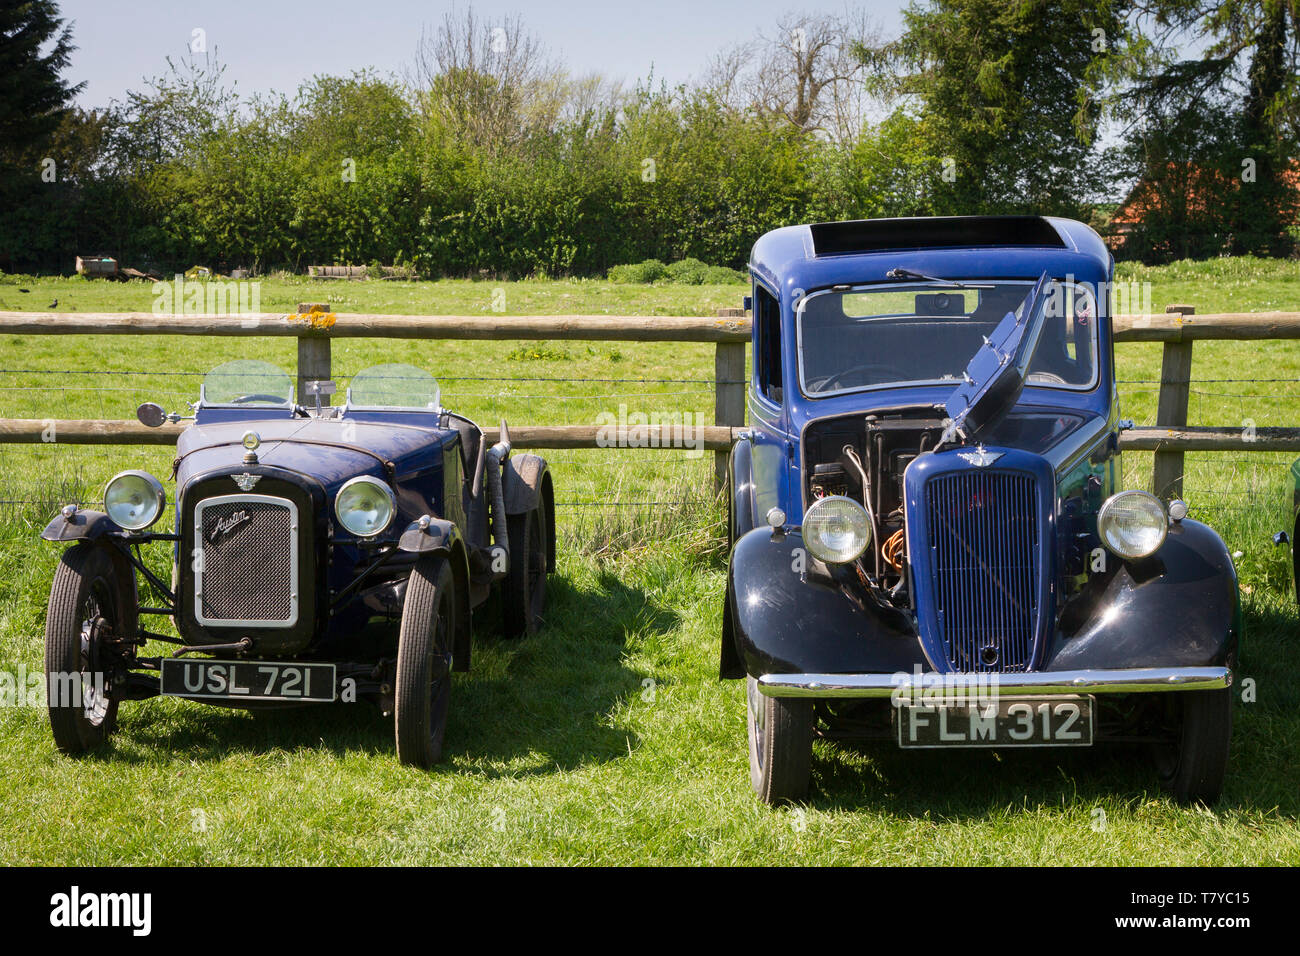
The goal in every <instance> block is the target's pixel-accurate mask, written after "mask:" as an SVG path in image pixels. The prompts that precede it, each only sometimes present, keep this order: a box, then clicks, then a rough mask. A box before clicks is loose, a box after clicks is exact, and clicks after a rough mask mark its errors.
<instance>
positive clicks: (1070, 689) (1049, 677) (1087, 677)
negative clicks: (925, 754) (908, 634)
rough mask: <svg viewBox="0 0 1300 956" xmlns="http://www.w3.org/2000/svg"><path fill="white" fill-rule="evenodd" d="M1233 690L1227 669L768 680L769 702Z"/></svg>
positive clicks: (764, 682)
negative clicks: (949, 694) (778, 699)
mask: <svg viewBox="0 0 1300 956" xmlns="http://www.w3.org/2000/svg"><path fill="white" fill-rule="evenodd" d="M1231 686H1232V671H1231V670H1229V669H1228V668H1226V667H1132V668H1125V669H1120V670H1092V671H1034V672H1032V673H1027V674H971V673H965V674H939V673H936V672H934V671H926V672H920V673H917V672H913V673H910V674H909V673H898V674H764V675H763V676H762V677H760V678H758V690H759V692H760V693H762V694H764V695H766V696H768V697H893V696H894V695H895V694H899V695H902V696H912V695H913V694H926V695H927V696H929V695H931V694H934V695H935V696H943V695H944V694H945V693H946V692H954V691H955V692H956V693H958V694H961V693H970V692H972V691H974V692H977V693H984V694H987V695H996V694H1149V693H1154V692H1157V691H1171V690H1221V689H1223V688H1225V687H1231Z"/></svg>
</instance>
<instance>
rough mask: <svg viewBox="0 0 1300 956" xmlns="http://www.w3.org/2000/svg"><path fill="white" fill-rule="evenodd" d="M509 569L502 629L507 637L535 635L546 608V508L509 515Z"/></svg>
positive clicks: (505, 586)
mask: <svg viewBox="0 0 1300 956" xmlns="http://www.w3.org/2000/svg"><path fill="white" fill-rule="evenodd" d="M507 521H508V524H507V528H508V529H509V535H510V568H509V572H508V574H507V575H506V580H505V582H504V584H503V590H502V595H501V596H502V630H503V631H504V632H505V636H506V637H526V636H529V635H532V634H536V633H537V631H538V629H539V628H540V627H541V626H542V612H543V611H544V610H545V609H546V573H547V556H546V550H547V549H546V544H547V531H548V529H547V527H546V509H545V508H544V507H542V503H541V502H540V501H539V502H538V503H537V506H536V507H535V508H533V509H532V510H531V511H528V512H526V513H524V514H521V515H510V517H509V518H508V519H507Z"/></svg>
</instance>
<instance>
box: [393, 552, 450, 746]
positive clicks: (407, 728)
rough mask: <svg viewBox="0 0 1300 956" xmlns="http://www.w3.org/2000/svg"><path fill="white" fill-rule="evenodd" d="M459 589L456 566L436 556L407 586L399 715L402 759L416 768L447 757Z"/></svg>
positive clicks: (400, 653)
mask: <svg viewBox="0 0 1300 956" xmlns="http://www.w3.org/2000/svg"><path fill="white" fill-rule="evenodd" d="M453 586H454V578H453V576H452V573H451V565H450V564H448V562H447V559H446V558H443V557H434V556H429V557H425V558H422V559H421V560H420V561H419V562H418V563H417V564H416V566H415V568H414V569H413V570H412V571H411V577H410V579H409V580H408V581H407V584H406V601H405V603H404V604H403V606H402V626H401V631H400V633H399V635H398V639H397V683H396V687H395V689H394V701H393V705H394V706H393V711H394V715H395V716H394V724H395V730H396V734H397V759H398V761H399V762H401V763H404V764H409V765H411V766H415V767H425V768H427V767H431V766H433V765H434V764H435V763H437V762H438V761H439V760H440V759H441V758H442V740H443V736H444V734H445V733H446V730H447V707H448V703H449V702H450V698H451V642H452V637H453V635H454V634H455V633H456V596H455V594H454V593H453V592H452V588H453Z"/></svg>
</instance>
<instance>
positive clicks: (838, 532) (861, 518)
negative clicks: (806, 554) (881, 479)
mask: <svg viewBox="0 0 1300 956" xmlns="http://www.w3.org/2000/svg"><path fill="white" fill-rule="evenodd" d="M803 540H804V544H806V545H807V546H808V550H809V551H811V552H812V555H813V557H815V558H817V559H818V560H819V561H824V562H826V563H827V564H847V563H848V562H849V561H855V560H857V558H858V556H859V555H861V554H862V552H863V551H865V550H867V545H869V544H870V543H871V519H870V518H869V517H867V509H866V508H864V507H862V505H860V504H858V503H857V502H856V501H854V500H853V499H852V498H845V497H843V496H841V495H831V496H829V497H826V498H818V499H817V500H816V501H814V502H813V503H812V504H811V505H810V506H809V507H808V511H807V512H806V513H805V514H804V516H803Z"/></svg>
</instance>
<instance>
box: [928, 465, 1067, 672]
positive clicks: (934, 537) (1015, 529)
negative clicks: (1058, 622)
mask: <svg viewBox="0 0 1300 956" xmlns="http://www.w3.org/2000/svg"><path fill="white" fill-rule="evenodd" d="M925 507H926V511H927V513H926V519H927V520H926V524H927V526H928V528H929V542H928V544H929V548H928V553H929V557H930V561H931V562H932V565H931V568H930V573H931V575H932V581H933V597H934V601H935V605H936V606H935V619H936V622H937V625H938V632H939V636H940V637H941V638H942V640H943V645H944V647H945V649H946V651H947V654H948V662H949V664H950V665H951V666H952V668H953V669H954V670H957V671H963V672H981V671H982V672H1014V671H1024V670H1026V669H1028V668H1029V667H1030V666H1031V664H1032V662H1033V657H1034V650H1035V639H1036V634H1037V628H1038V620H1039V600H1040V593H1041V591H1040V581H1039V576H1040V574H1041V573H1042V572H1041V562H1040V560H1039V558H1040V550H1041V549H1042V547H1043V542H1042V527H1041V522H1040V521H1039V518H1038V504H1037V495H1036V488H1035V480H1034V477H1033V476H1032V475H1027V474H1023V473H1014V472H996V471H993V472H990V471H983V470H980V471H959V472H949V473H946V474H939V475H935V476H933V477H931V478H930V479H929V481H927V482H926V486H925Z"/></svg>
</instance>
